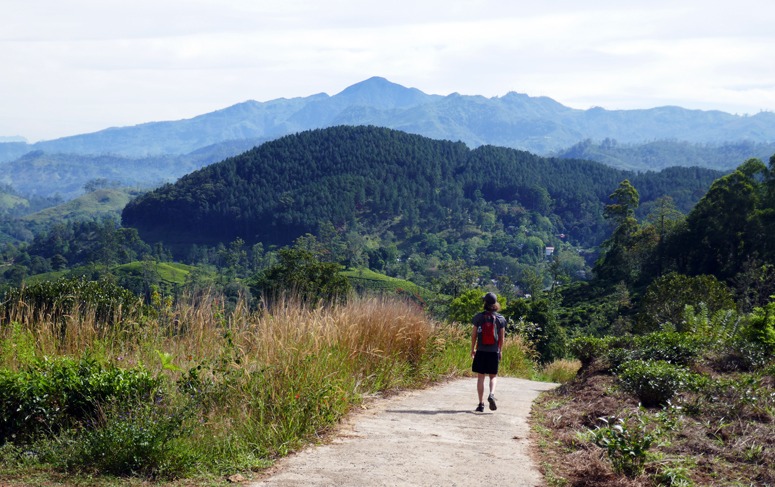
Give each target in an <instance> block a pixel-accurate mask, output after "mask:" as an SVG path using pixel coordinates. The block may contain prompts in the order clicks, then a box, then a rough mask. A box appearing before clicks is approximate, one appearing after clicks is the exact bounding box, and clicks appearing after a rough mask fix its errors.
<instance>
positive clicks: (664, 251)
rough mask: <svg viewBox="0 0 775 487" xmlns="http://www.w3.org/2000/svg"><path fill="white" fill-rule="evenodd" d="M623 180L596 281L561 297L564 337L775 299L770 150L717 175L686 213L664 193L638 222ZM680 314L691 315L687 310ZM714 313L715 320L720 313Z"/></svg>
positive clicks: (634, 196)
mask: <svg viewBox="0 0 775 487" xmlns="http://www.w3.org/2000/svg"><path fill="white" fill-rule="evenodd" d="M639 204H640V195H639V191H638V189H637V187H636V185H634V184H632V183H631V182H630V181H628V180H624V181H623V182H621V183H620V185H619V186H618V188H617V189H616V190H615V191H614V192H613V193H612V194H611V202H610V204H608V205H607V206H606V209H605V214H606V217H607V218H608V219H609V220H610V221H611V222H612V223H613V224H614V230H613V232H612V234H611V236H610V237H609V238H608V239H607V240H606V241H605V242H604V243H603V245H602V248H603V252H602V254H601V256H600V258H599V259H598V260H597V262H596V263H595V266H594V269H593V272H594V275H595V278H594V279H593V280H592V281H591V282H590V283H588V284H583V285H576V286H572V287H570V288H568V289H565V290H564V292H563V293H562V296H563V303H562V306H559V307H558V320H559V322H561V323H562V324H563V325H565V326H566V328H567V330H568V332H569V333H570V334H571V335H575V334H591V335H597V336H602V335H606V334H610V333H614V334H622V333H627V332H648V331H654V330H658V329H662V328H664V327H665V326H668V327H679V328H680V327H681V326H682V323H684V322H686V320H690V319H692V318H691V316H693V315H691V313H693V312H702V313H706V314H707V316H706V318H707V319H711V318H712V317H713V315H714V313H717V312H721V311H723V310H737V311H741V312H751V310H754V309H756V308H761V307H764V306H766V305H767V304H768V303H770V301H771V299H772V296H773V295H775V244H773V239H772V235H773V232H775V156H773V157H771V158H770V161H769V167H768V166H767V165H765V164H764V163H763V162H762V161H761V160H759V159H750V160H748V161H746V162H745V163H743V164H742V165H740V166H739V167H738V168H737V169H736V170H734V171H733V172H732V173H730V174H727V175H725V176H722V177H721V178H719V179H717V180H716V181H715V182H714V183H713V184H712V185H711V187H710V189H709V190H708V192H707V193H706V194H705V195H704V196H703V197H702V198H701V199H700V201H699V202H698V203H697V205H696V206H695V207H694V208H693V209H692V210H691V211H690V212H689V214H688V215H685V216H684V215H683V214H681V212H679V211H677V210H676V209H675V207H674V205H673V204H672V202H671V201H670V199H669V198H662V199H660V200H659V201H658V202H657V204H656V205H655V207H654V211H652V212H651V213H650V216H649V218H646V219H641V220H639V219H638V218H637V217H636V211H637V209H638V207H639ZM686 313H689V315H687V314H686ZM718 319H720V318H718Z"/></svg>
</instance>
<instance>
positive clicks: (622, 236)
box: [595, 179, 640, 284]
mask: <svg viewBox="0 0 775 487" xmlns="http://www.w3.org/2000/svg"><path fill="white" fill-rule="evenodd" d="M609 198H610V199H611V200H613V203H611V204H609V205H606V207H605V210H604V214H605V217H606V218H607V219H609V220H611V221H612V222H613V223H614V224H615V225H616V228H615V229H614V231H613V234H612V235H611V237H610V238H609V239H608V240H606V241H605V242H603V244H602V246H601V247H602V248H603V250H604V251H603V254H602V255H601V257H600V258H599V259H598V261H597V262H596V263H595V273H596V274H597V277H598V278H599V279H601V280H603V281H605V282H607V283H608V284H615V283H617V282H620V281H624V282H625V283H632V282H634V281H635V280H636V279H637V274H638V272H637V267H638V265H639V263H638V262H635V259H634V254H633V252H632V250H633V242H634V238H633V237H634V235H635V234H636V232H637V231H638V229H639V227H638V221H637V220H636V219H635V210H636V209H637V208H638V204H639V202H640V196H639V195H638V191H637V190H636V189H635V188H634V187H633V186H632V184H630V181H629V180H627V179H625V180H624V181H622V182H621V183H620V184H619V187H618V188H617V189H616V191H614V192H613V193H611V195H610V196H609Z"/></svg>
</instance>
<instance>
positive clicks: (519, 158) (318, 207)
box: [122, 126, 721, 247]
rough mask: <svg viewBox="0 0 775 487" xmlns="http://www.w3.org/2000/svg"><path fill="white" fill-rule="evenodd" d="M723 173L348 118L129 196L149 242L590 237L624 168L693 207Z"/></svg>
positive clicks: (655, 192)
mask: <svg viewBox="0 0 775 487" xmlns="http://www.w3.org/2000/svg"><path fill="white" fill-rule="evenodd" d="M720 174H721V173H719V172H716V171H710V170H701V169H696V168H682V169H681V168H672V169H670V170H668V171H661V172H659V173H642V174H639V173H634V172H628V171H621V170H616V169H611V168H609V167H606V166H604V165H602V164H599V163H595V162H590V161H582V160H565V159H549V158H542V157H539V156H536V155H533V154H530V153H528V152H523V151H517V150H514V149H507V148H500V147H493V146H482V147H479V148H477V149H474V150H471V149H469V148H468V147H466V146H465V145H464V144H462V143H460V142H449V141H439V140H432V139H428V138H425V137H421V136H418V135H411V134H407V133H404V132H399V131H396V130H390V129H385V128H377V127H362V126H361V127H347V126H340V127H333V128H329V129H321V130H312V131H308V132H302V133H299V134H296V135H291V136H286V137H283V138H281V139H277V140H275V141H271V142H267V143H265V144H263V145H261V146H260V147H257V148H255V149H253V150H251V151H248V152H246V153H244V154H242V155H240V156H237V157H233V158H230V159H227V160H225V161H223V162H220V163H217V164H213V165H211V166H208V167H206V168H204V169H201V170H199V171H196V172H194V173H191V174H189V175H187V176H185V177H183V178H181V179H180V180H179V181H178V182H177V183H175V184H169V185H166V186H164V187H162V188H159V189H158V190H156V191H153V192H150V193H146V194H145V195H143V196H141V197H139V198H137V199H136V200H134V201H132V202H130V203H129V204H128V205H127V207H126V208H125V209H124V212H123V214H122V218H123V222H124V224H125V225H127V226H132V227H135V228H137V229H138V231H139V232H140V234H141V236H142V237H143V238H144V239H145V240H146V241H151V242H154V241H163V242H164V243H165V244H167V245H171V246H173V247H174V246H186V245H188V246H190V245H192V244H207V245H213V244H217V243H220V242H230V241H232V240H234V239H235V238H237V237H240V238H242V239H244V240H245V241H246V242H248V243H254V242H265V243H270V244H281V245H282V244H287V243H290V242H292V241H293V240H294V239H295V238H297V237H299V236H301V235H303V234H305V233H316V232H317V231H318V230H319V229H320V227H321V225H324V224H330V225H332V226H333V227H334V228H348V229H352V228H357V229H359V232H360V233H372V234H373V233H380V234H384V233H385V232H391V233H392V234H393V235H395V236H397V237H398V238H399V239H402V240H406V239H408V238H412V237H413V236H417V235H418V234H437V233H441V232H447V233H449V232H453V233H457V234H458V235H459V234H460V233H461V232H466V231H467V230H466V228H468V229H469V230H470V229H471V228H478V229H479V230H485V231H486V232H487V233H489V232H491V231H492V230H493V229H494V228H496V227H498V228H503V229H504V231H507V232H508V231H510V232H512V233H518V232H519V231H520V228H522V229H524V228H531V227H533V228H535V227H539V228H541V229H542V231H543V232H544V233H546V234H555V235H557V234H562V235H563V236H567V238H568V241H570V242H572V243H575V244H577V245H590V246H591V245H595V244H597V243H599V242H600V241H601V240H602V239H603V238H604V237H605V236H606V235H607V231H608V227H607V224H606V222H605V221H604V219H603V216H602V208H603V205H604V204H607V203H608V195H610V194H611V193H612V192H613V191H614V190H615V189H616V187H617V185H618V184H619V182H621V181H622V180H623V179H626V178H629V179H630V180H631V181H632V183H633V184H634V185H635V186H636V187H637V188H638V190H639V191H640V195H641V202H642V203H643V204H644V207H646V208H648V203H649V202H651V201H653V200H655V199H657V198H659V197H661V196H663V195H665V194H668V195H672V196H673V198H674V200H675V201H676V203H677V205H678V207H679V208H680V209H683V210H684V211H688V209H689V208H691V206H692V205H693V204H694V203H695V202H696V201H697V199H699V197H700V196H701V195H702V194H704V192H705V191H706V190H707V188H708V186H709V185H710V183H711V182H712V181H713V180H714V179H715V178H716V177H718V176H719V175H720ZM509 229H511V230H509ZM454 238H455V235H447V237H446V240H447V241H450V239H454ZM563 238H565V237H563ZM545 240H546V239H545ZM544 243H548V242H546V241H544Z"/></svg>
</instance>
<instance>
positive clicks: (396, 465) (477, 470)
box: [251, 377, 556, 487]
mask: <svg viewBox="0 0 775 487" xmlns="http://www.w3.org/2000/svg"><path fill="white" fill-rule="evenodd" d="M498 381H499V382H498V389H497V391H496V394H495V397H496V399H497V405H498V409H497V411H490V410H489V409H487V408H486V407H485V412H484V413H475V412H474V408H475V407H476V402H477V398H476V379H460V380H455V381H453V382H448V383H445V384H442V385H439V386H436V387H433V388H431V389H425V390H422V391H412V392H408V393H404V394H401V395H398V396H395V397H391V398H388V399H379V400H375V401H370V402H368V404H367V408H366V409H365V410H363V411H361V412H358V413H356V414H354V415H352V417H351V418H350V419H348V421H347V422H346V423H345V424H344V425H342V427H341V428H340V431H339V433H338V435H337V436H336V438H335V439H334V440H333V441H332V442H331V443H330V444H326V445H320V446H315V447H311V448H308V449H306V450H304V451H302V452H300V453H298V454H295V455H292V456H290V457H287V458H285V459H282V460H281V461H279V462H278V463H277V465H275V466H274V467H273V468H272V469H270V470H269V471H268V472H266V475H265V476H264V477H263V478H262V479H261V480H259V481H258V482H257V483H253V484H251V485H252V486H254V487H259V486H299V485H302V486H307V485H312V486H373V485H384V486H436V485H439V486H442V485H443V486H467V487H469V486H477V485H483V486H484V485H486V486H504V487H505V486H516V487H519V486H525V487H534V486H540V485H543V480H542V477H541V474H540V473H539V472H538V470H537V468H536V466H535V465H534V462H533V461H532V459H531V458H530V456H529V455H528V450H529V444H528V436H529V428H528V424H527V416H528V414H529V413H530V406H531V404H532V402H533V400H534V399H535V398H536V397H537V396H538V394H539V393H540V392H541V391H545V390H548V389H551V388H553V387H555V385H556V384H547V383H542V382H532V381H528V380H523V379H512V378H507V377H501V378H499V379H498Z"/></svg>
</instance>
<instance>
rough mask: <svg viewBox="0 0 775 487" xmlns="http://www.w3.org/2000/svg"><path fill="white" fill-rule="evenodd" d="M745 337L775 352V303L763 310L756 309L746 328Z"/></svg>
mask: <svg viewBox="0 0 775 487" xmlns="http://www.w3.org/2000/svg"><path fill="white" fill-rule="evenodd" d="M744 334H745V337H746V338H747V339H748V340H750V341H751V342H753V343H757V344H760V345H762V346H764V348H766V349H767V350H768V351H769V352H773V351H775V302H772V303H769V304H768V305H767V306H765V307H763V308H754V310H753V311H752V312H751V314H750V316H749V317H748V322H747V323H746V326H745V332H744Z"/></svg>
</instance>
